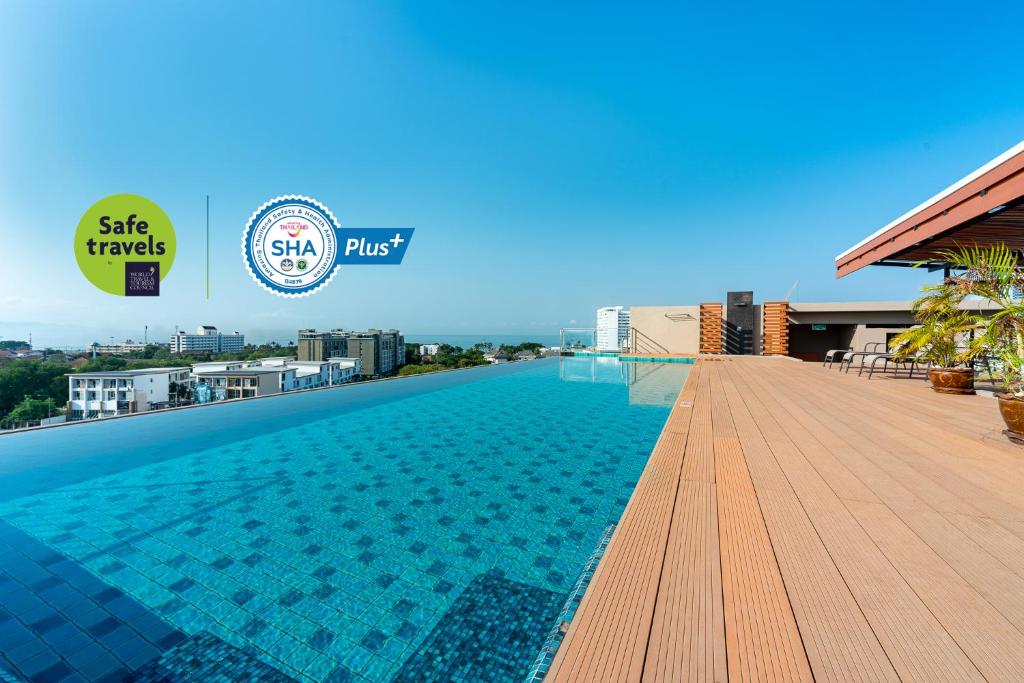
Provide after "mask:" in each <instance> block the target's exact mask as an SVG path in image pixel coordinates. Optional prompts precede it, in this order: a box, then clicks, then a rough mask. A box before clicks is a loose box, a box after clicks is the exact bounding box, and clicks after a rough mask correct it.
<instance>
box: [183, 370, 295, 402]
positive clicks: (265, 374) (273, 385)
mask: <svg viewBox="0 0 1024 683" xmlns="http://www.w3.org/2000/svg"><path fill="white" fill-rule="evenodd" d="M195 380H196V388H195V389H194V392H195V394H196V397H197V398H196V400H197V402H199V403H208V402H211V401H224V400H231V399H235V398H255V397H257V396H270V395H272V394H280V393H281V392H283V391H290V390H291V389H292V386H293V385H294V383H295V369H294V368H281V367H277V368H273V367H269V368H262V367H244V366H243V367H237V368H235V367H233V368H225V369H223V370H200V371H199V372H196V374H195ZM204 385H205V386H204ZM206 392H209V399H206ZM204 399H205V400H204Z"/></svg>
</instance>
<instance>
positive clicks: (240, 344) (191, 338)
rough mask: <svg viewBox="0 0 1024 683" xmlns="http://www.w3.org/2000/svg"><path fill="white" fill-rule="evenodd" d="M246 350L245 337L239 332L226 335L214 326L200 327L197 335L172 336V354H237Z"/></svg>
mask: <svg viewBox="0 0 1024 683" xmlns="http://www.w3.org/2000/svg"><path fill="white" fill-rule="evenodd" d="M244 348H245V335H244V334H240V333H238V332H234V333H233V334H224V333H223V332H219V331H218V330H217V328H216V327H214V326H213V325H200V326H199V327H198V328H197V329H196V333H195V334H188V333H187V332H175V333H174V334H172V335H171V353H188V352H189V351H209V352H210V353H235V352H238V351H241V350H242V349H244Z"/></svg>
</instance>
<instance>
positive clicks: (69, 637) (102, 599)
mask: <svg viewBox="0 0 1024 683" xmlns="http://www.w3.org/2000/svg"><path fill="white" fill-rule="evenodd" d="M184 638H185V635H184V634H183V633H182V632H181V631H180V630H178V629H176V628H174V627H173V626H171V625H170V624H168V623H167V622H166V621H164V620H163V619H162V618H160V617H159V616H158V615H156V614H154V613H153V612H152V611H151V610H149V609H148V608H146V607H144V606H142V605H141V604H139V603H138V602H137V601H136V600H134V599H133V598H131V597H129V596H128V595H126V594H125V593H124V592H123V591H121V590H120V589H118V588H114V587H113V586H109V585H107V584H106V583H105V582H104V580H103V579H101V578H99V577H97V576H96V575H95V574H93V573H91V572H89V571H88V570H86V569H84V568H83V567H82V566H81V565H79V564H78V563H76V562H74V561H72V560H70V559H69V558H67V557H65V556H64V555H62V554H61V553H58V552H55V551H53V549H51V548H50V547H48V546H46V545H44V544H43V543H40V542H39V541H37V540H36V539H34V538H32V537H31V536H28V535H27V534H25V533H24V532H22V531H21V530H19V529H16V528H14V527H12V526H10V525H9V524H6V523H4V522H0V657H2V659H0V662H2V664H0V668H4V669H6V670H7V671H9V672H10V673H11V674H13V675H16V676H19V677H21V678H22V679H24V680H26V681H30V682H31V683H46V682H52V683H58V682H64V681H67V682H68V683H70V682H71V681H98V680H104V679H109V680H112V681H114V680H120V679H121V678H122V677H124V675H125V674H127V673H128V672H130V671H131V670H133V669H135V668H136V667H138V666H140V665H142V664H144V663H145V662H147V661H148V660H150V659H152V658H154V657H157V656H158V655H159V654H160V653H161V652H163V651H164V650H166V649H167V648H169V647H172V646H174V645H176V644H177V643H179V642H181V641H182V640H184Z"/></svg>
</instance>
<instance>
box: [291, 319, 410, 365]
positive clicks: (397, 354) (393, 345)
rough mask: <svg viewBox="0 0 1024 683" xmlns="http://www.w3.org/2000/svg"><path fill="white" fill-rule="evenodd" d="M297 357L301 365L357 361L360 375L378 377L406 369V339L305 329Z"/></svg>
mask: <svg viewBox="0 0 1024 683" xmlns="http://www.w3.org/2000/svg"><path fill="white" fill-rule="evenodd" d="M298 354H299V360H300V361H323V360H327V359H329V358H332V357H348V358H358V359H359V360H360V374H361V375H362V376H364V377H377V376H380V375H386V374H388V373H389V372H392V371H394V370H396V369H398V368H399V367H401V366H403V365H405V337H403V336H402V334H401V333H400V332H399V331H398V330H378V329H370V330H367V331H366V332H348V331H345V330H342V329H333V330H331V331H330V332H320V331H318V330H313V329H304V330H299V341H298Z"/></svg>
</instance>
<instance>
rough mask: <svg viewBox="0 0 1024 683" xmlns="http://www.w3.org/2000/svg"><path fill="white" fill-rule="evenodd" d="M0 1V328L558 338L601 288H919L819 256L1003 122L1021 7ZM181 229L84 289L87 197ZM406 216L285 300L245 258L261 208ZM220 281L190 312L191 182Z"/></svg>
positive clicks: (632, 291) (1015, 69) (891, 292)
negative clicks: (154, 265)
mask: <svg viewBox="0 0 1024 683" xmlns="http://www.w3.org/2000/svg"><path fill="white" fill-rule="evenodd" d="M640 5H641V4H640V3H625V2H622V3H617V4H594V3H540V2H537V3H532V2H518V3H481V2H461V3H438V2H409V3H384V2H365V3H357V2H332V3H307V2H299V3H292V2H289V3H253V2H246V3H237V4H231V3H227V2H223V3H207V2H202V3H198V2H196V3H192V2H174V3H170V2H166V3H157V2H151V3H149V2H148V3H138V2H123V3H121V2H57V3H54V2H17V1H15V0H7V1H6V2H2V3H0V102H2V104H0V159H2V163H0V337H20V336H24V335H25V334H27V332H28V331H34V332H35V339H36V340H37V341H39V342H43V343H53V344H82V345H84V344H85V343H88V342H89V341H91V340H92V339H103V340H105V339H107V338H108V337H109V336H111V335H113V336H116V337H124V336H126V335H130V336H133V337H139V336H140V335H141V330H142V325H143V324H149V326H150V331H151V335H154V336H160V337H162V336H164V335H166V334H168V333H169V332H170V331H171V330H172V329H173V327H174V325H175V324H179V325H181V326H182V327H184V328H193V327H195V326H196V325H198V324H200V323H208V324H214V325H217V326H219V327H221V328H226V329H239V330H241V331H244V332H247V333H248V334H249V336H250V338H253V339H255V340H257V341H259V340H262V339H265V338H267V339H269V338H276V339H279V340H287V339H289V338H293V337H294V330H295V329H297V328H298V327H301V326H344V327H351V328H362V327H367V326H398V327H400V328H402V329H403V330H408V331H410V332H414V333H416V332H420V333H423V332H437V333H466V332H473V333H476V332H479V333H483V334H486V333H522V334H523V336H524V337H528V336H529V333H531V332H552V331H556V330H557V328H558V327H559V326H561V325H569V324H592V323H591V322H590V321H591V320H592V319H593V316H594V309H595V308H596V307H598V306H601V305H615V304H623V305H627V306H629V305H634V306H635V305H644V304H648V305H653V304H689V303H697V302H700V301H702V300H724V297H725V292H726V291H727V290H729V289H747V288H750V289H753V290H755V292H756V296H757V298H758V299H762V300H763V299H775V298H779V297H781V296H783V295H784V294H785V293H786V291H787V290H788V289H789V288H790V286H791V285H792V284H793V282H794V281H796V280H799V281H800V285H799V288H798V290H797V292H796V296H795V297H794V298H795V299H798V300H804V301H813V300H819V301H821V300H858V299H895V298H909V297H911V296H913V294H914V292H915V288H916V287H917V286H918V285H919V284H920V282H921V281H922V279H923V276H922V274H921V273H917V272H913V273H911V272H907V271H905V270H903V269H891V270H888V269H877V268H876V269H870V271H869V272H861V273H858V274H856V275H853V276H851V277H848V278H844V279H843V280H839V281H836V280H834V278H833V266H832V261H833V257H834V256H835V255H836V254H837V253H839V252H840V251H842V250H844V249H845V248H846V247H848V246H850V245H852V244H853V243H855V242H857V241H858V240H860V239H861V238H862V237H864V236H866V235H867V234H869V233H871V232H873V231H874V230H875V229H877V228H878V227H880V226H881V225H883V224H885V223H887V222H888V221H889V220H891V219H892V218H894V217H895V216H897V215H899V214H900V213H902V212H903V211H905V210H907V209H909V208H910V207H912V206H913V205H915V204H916V203H918V202H919V201H921V200H923V199H925V198H927V197H928V196H930V195H931V194H933V193H934V192H936V191H938V190H940V189H941V188H943V187H945V186H946V185H948V184H949V183H951V182H952V181H954V180H956V179H958V178H960V177H961V176H962V175H964V174H965V173H967V172H969V171H971V170H973V169H974V168H976V167H977V166H980V165H981V164H982V163H984V162H986V161H988V160H989V159H991V158H992V157H994V156H996V155H997V154H999V153H1000V152H1002V151H1003V150H1005V149H1007V148H1009V147H1010V146H1012V145H1013V144H1015V143H1016V142H1018V141H1019V140H1020V139H1021V138H1024V125H1022V124H1024V93H1022V92H1021V89H1020V88H1019V87H1018V84H1019V81H1020V75H1021V73H1024V53H1022V51H1021V50H1020V48H1019V27H1020V25H1021V24H1022V22H1024V6H1022V5H1020V4H1019V3H986V4H984V5H973V6H965V5H964V4H963V3H952V2H949V3H936V2H927V3H925V2H920V3H893V2H866V3H852V4H851V3H821V2H807V3H794V4H783V3H763V4H761V5H760V6H755V5H750V6H746V7H744V6H742V5H741V4H737V3H679V2H676V3H665V4H664V5H656V4H648V3H644V4H642V6H640ZM117 192H133V193H137V194H142V195H145V196H147V197H150V198H151V199H153V200H154V201H156V202H157V203H159V204H160V205H161V206H163V208H164V209H165V210H166V211H167V213H168V214H169V215H170V216H171V218H172V220H173V221H174V222H175V225H176V228H177V233H178V254H177V260H176V262H175V264H174V268H173V270H172V271H171V273H170V274H169V275H168V276H167V278H166V279H165V280H164V281H163V284H162V290H163V294H162V296H160V297H159V299H152V298H139V299H125V298H119V297H114V296H110V295H107V294H104V293H102V292H100V291H99V290H96V289H94V288H92V287H91V285H89V284H88V282H87V281H86V280H85V279H84V278H83V277H82V276H81V274H80V273H79V272H78V269H77V266H76V264H75V260H74V255H73V251H72V242H71V238H72V235H73V232H74V228H75V226H76V224H77V221H78V219H79V217H80V216H81V214H82V213H83V212H84V211H85V209H86V208H87V207H88V206H89V205H90V204H92V203H93V202H94V201H96V200H97V199H99V198H100V197H103V196H106V195H108V194H113V193H117ZM292 192H294V193H302V194H307V195H311V196H314V197H316V198H318V199H320V200H321V201H323V202H325V203H326V204H327V205H328V206H330V208H331V209H332V210H333V211H334V213H335V214H336V215H337V216H338V217H339V218H340V220H341V221H342V223H343V224H347V225H352V226H395V225H410V226H413V227H415V228H416V230H417V232H416V236H415V239H414V240H413V243H412V245H411V248H410V250H409V253H408V255H407V256H406V261H405V264H404V265H402V266H400V267H397V268H395V267H391V268H386V267H361V268H357V267H350V268H346V269H344V270H343V271H342V272H341V273H340V274H339V275H338V277H337V278H336V279H335V280H334V282H333V283H332V284H331V285H330V286H329V287H327V288H326V289H325V290H322V291H321V292H319V293H317V294H315V295H314V296H312V297H309V298H308V299H305V300H300V301H292V300H284V299H280V298H277V297H275V296H273V295H271V294H268V293H267V292H265V291H263V290H262V289H260V288H259V287H257V286H256V285H255V284H254V283H253V282H252V281H251V280H250V278H249V276H248V274H247V273H246V272H245V271H244V269H243V266H242V259H241V255H240V251H239V241H240V236H241V231H242V228H243V225H244V223H245V220H246V219H247V218H248V216H249V214H250V213H251V212H252V211H253V210H254V208H256V207H257V206H258V205H259V204H260V203H261V202H263V201H264V200H266V199H268V198H270V197H273V196H276V195H279V194H284V193H292ZM206 194H209V195H210V197H211V202H212V226H213V233H214V236H213V243H212V259H213V282H212V285H213V296H212V298H211V299H210V300H209V301H206V300H205V298H204V279H203V264H204V250H203V249H204V242H203V215H204V208H203V207H204V196H205V195H206Z"/></svg>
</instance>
